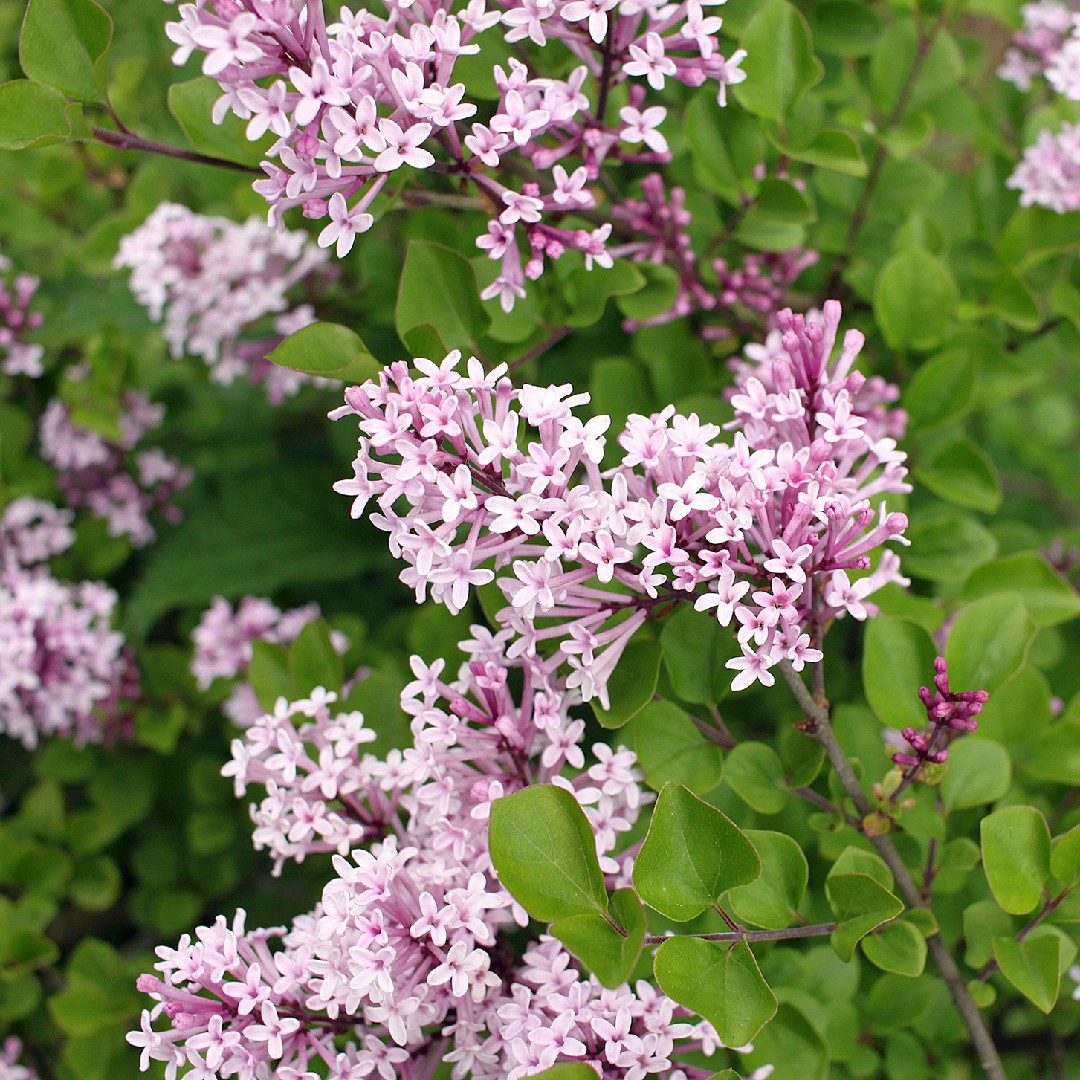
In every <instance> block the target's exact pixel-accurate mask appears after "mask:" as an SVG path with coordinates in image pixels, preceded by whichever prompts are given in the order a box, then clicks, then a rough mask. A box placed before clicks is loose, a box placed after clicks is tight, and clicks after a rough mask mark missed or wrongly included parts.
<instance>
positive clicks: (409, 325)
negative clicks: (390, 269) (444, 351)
mask: <svg viewBox="0 0 1080 1080" xmlns="http://www.w3.org/2000/svg"><path fill="white" fill-rule="evenodd" d="M425 324H427V325H431V326H433V327H434V328H435V329H436V330H437V331H438V333H439V337H440V338H441V339H442V341H443V342H444V343H445V344H446V346H447V347H448V348H450V349H461V350H462V351H463V352H465V353H468V352H469V351H470V350H471V349H473V348H474V347H475V344H476V342H477V341H478V340H479V339H480V337H481V336H482V335H483V334H484V332H485V331H486V330H487V327H488V317H487V315H486V314H485V313H484V308H483V305H482V304H481V303H480V296H479V292H478V289H477V285H476V275H475V274H474V273H473V268H472V265H471V264H470V263H469V260H468V259H466V258H465V256H464V255H462V254H460V253H459V252H457V251H454V250H453V249H451V248H448V247H443V245H442V244H433V243H431V242H429V241H427V240H410V241H409V247H408V250H407V251H406V253H405V267H404V269H403V270H402V272H401V283H400V285H399V287H398V297H397V306H396V308H395V309H394V326H395V328H396V329H397V332H398V337H400V338H401V339H402V341H404V340H405V335H406V334H407V333H408V332H409V331H410V330H412V329H413V328H414V327H417V326H423V325H425ZM433 359H442V358H441V357H434V358H433Z"/></svg>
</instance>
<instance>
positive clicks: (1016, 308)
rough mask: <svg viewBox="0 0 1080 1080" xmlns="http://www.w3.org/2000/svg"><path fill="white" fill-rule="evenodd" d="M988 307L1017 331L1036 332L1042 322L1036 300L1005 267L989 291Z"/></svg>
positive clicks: (1025, 283)
mask: <svg viewBox="0 0 1080 1080" xmlns="http://www.w3.org/2000/svg"><path fill="white" fill-rule="evenodd" d="M989 307H990V310H991V311H992V312H994V314H995V315H999V316H1000V317H1001V318H1002V320H1003V321H1004V322H1006V323H1008V324H1009V325H1010V326H1015V327H1016V328H1017V329H1018V330H1036V329H1038V327H1039V324H1040V323H1041V322H1042V312H1041V311H1040V310H1039V301H1038V298H1037V297H1036V296H1035V294H1034V293H1033V292H1032V290H1031V286H1030V285H1028V283H1027V282H1026V281H1024V279H1023V278H1021V277H1020V275H1019V274H1017V273H1016V272H1015V271H1014V270H1010V269H1008V268H1007V267H1005V268H1002V269H1001V270H999V271H998V273H997V275H996V276H995V278H994V283H993V286H992V287H991V289H990V301H989Z"/></svg>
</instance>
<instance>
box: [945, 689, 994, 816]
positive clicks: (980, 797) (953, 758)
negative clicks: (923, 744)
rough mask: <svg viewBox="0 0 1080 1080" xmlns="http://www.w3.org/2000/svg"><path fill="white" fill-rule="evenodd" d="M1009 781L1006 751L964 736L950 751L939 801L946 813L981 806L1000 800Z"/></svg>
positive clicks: (975, 737) (980, 740)
mask: <svg viewBox="0 0 1080 1080" xmlns="http://www.w3.org/2000/svg"><path fill="white" fill-rule="evenodd" d="M951 674H952V673H951V672H950V677H951ZM950 681H951V678H950ZM954 685H957V686H958V685H960V684H958V683H957V684H954ZM1011 782H1012V759H1011V758H1010V757H1009V751H1008V750H1006V749H1005V747H1004V746H1002V745H1001V744H1000V743H997V742H993V741H992V740H990V739H984V738H982V737H980V736H979V735H965V736H964V737H963V738H962V739H959V740H957V742H955V743H953V745H952V746H951V747H950V748H949V761H948V768H947V769H946V771H945V778H944V780H942V781H941V800H942V802H943V803H944V804H945V809H946V810H963V809H966V808H967V807H971V806H984V805H985V804H986V803H989V802H995V801H996V800H997V799H1000V798H1001V797H1002V796H1003V795H1004V794H1005V793H1006V792H1007V791H1008V790H1009V784H1010V783H1011Z"/></svg>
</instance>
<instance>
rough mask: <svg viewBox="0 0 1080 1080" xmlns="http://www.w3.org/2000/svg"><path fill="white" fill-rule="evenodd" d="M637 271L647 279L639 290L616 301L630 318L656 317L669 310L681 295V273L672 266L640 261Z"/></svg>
mask: <svg viewBox="0 0 1080 1080" xmlns="http://www.w3.org/2000/svg"><path fill="white" fill-rule="evenodd" d="M635 269H636V270H637V272H638V273H639V274H640V275H641V276H642V277H643V278H644V279H645V284H644V286H643V287H642V288H641V289H639V290H638V291H637V292H632V293H626V294H625V295H622V296H619V297H618V299H617V300H616V301H615V302H616V304H617V305H618V308H619V310H620V311H621V312H622V313H623V314H624V315H625V316H626V317H627V318H628V319H635V320H638V321H644V320H645V319H654V318H656V317H657V316H659V315H664V314H666V313H667V312H669V311H670V310H671V309H672V307H673V306H674V305H675V301H676V300H677V299H678V296H679V287H680V282H679V275H678V273H677V271H675V270H674V269H673V268H672V267H670V266H666V265H662V264H656V263H648V262H644V263H638V264H637V266H636V267H635Z"/></svg>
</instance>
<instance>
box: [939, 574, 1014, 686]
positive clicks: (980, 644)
mask: <svg viewBox="0 0 1080 1080" xmlns="http://www.w3.org/2000/svg"><path fill="white" fill-rule="evenodd" d="M1034 633H1035V628H1034V626H1033V625H1032V623H1031V620H1030V619H1029V618H1028V615H1027V611H1026V610H1025V608H1024V604H1023V602H1022V600H1021V598H1020V596H1019V595H1017V594H1016V593H1012V592H1008V593H995V594H994V595H993V596H985V597H983V598H982V599H980V600H974V601H972V602H971V603H970V604H967V605H966V606H965V607H964V608H963V609H962V610H961V612H960V614H959V615H957V617H956V620H955V621H954V622H953V625H952V628H951V629H950V631H949V641H948V645H947V647H946V649H945V658H946V659H947V660H948V662H949V684H950V685H951V686H952V687H953V688H954V689H956V690H988V691H990V693H993V692H994V691H995V690H996V689H997V688H998V687H999V686H1001V685H1002V684H1003V683H1005V682H1007V681H1008V680H1009V679H1010V678H1012V676H1013V675H1015V674H1016V672H1017V671H1019V670H1020V668H1021V667H1022V666H1023V663H1024V658H1025V657H1026V656H1027V650H1028V646H1029V645H1030V644H1031V639H1032V637H1033V636H1034Z"/></svg>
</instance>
